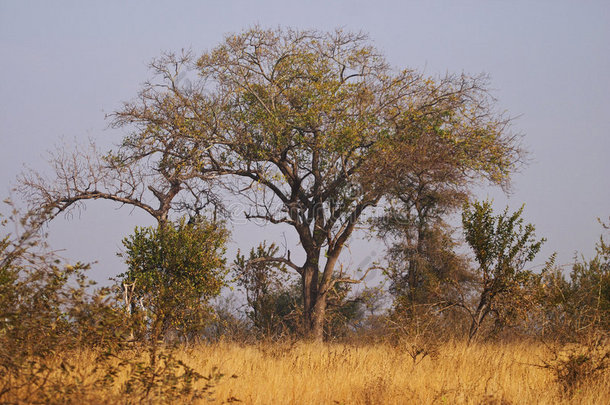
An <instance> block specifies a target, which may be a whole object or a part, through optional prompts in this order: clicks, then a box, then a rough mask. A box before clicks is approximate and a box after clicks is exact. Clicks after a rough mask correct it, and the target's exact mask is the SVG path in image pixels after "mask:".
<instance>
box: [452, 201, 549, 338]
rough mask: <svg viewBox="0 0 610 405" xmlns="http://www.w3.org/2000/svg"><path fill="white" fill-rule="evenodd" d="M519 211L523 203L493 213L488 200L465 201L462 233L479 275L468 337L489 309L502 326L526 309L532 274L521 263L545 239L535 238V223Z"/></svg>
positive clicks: (531, 254)
mask: <svg viewBox="0 0 610 405" xmlns="http://www.w3.org/2000/svg"><path fill="white" fill-rule="evenodd" d="M522 213H523V206H522V207H521V208H520V209H519V210H517V211H515V212H514V213H512V214H509V213H508V208H506V209H505V210H504V212H503V213H502V214H500V215H493V210H492V207H491V202H489V201H484V202H474V203H472V204H466V205H464V211H463V213H462V224H463V227H464V235H465V237H466V242H468V245H469V246H470V247H471V248H472V250H473V252H474V256H475V259H476V261H477V263H478V273H479V276H480V295H479V298H478V304H477V308H476V309H475V310H474V311H471V316H472V325H471V328H470V338H471V339H472V338H473V337H474V335H475V334H476V333H477V331H478V329H479V327H480V326H481V323H482V322H483V320H484V319H485V318H486V317H487V315H488V314H489V313H492V312H493V313H494V315H496V322H497V323H498V324H499V325H500V326H501V325H502V324H503V323H505V322H507V321H509V320H510V318H511V317H514V316H516V315H524V314H525V312H526V310H527V309H528V307H527V305H526V304H527V303H528V302H527V301H528V299H529V298H530V294H529V291H528V285H529V284H530V283H531V281H532V278H533V277H534V275H533V273H532V272H531V271H529V270H525V269H524V267H525V265H526V264H527V263H528V262H531V261H532V260H533V259H534V257H535V256H536V254H537V253H538V252H539V251H540V248H541V246H542V244H543V243H544V241H545V239H541V240H536V237H535V234H534V232H535V227H534V225H532V224H524V220H523V218H521V215H522Z"/></svg>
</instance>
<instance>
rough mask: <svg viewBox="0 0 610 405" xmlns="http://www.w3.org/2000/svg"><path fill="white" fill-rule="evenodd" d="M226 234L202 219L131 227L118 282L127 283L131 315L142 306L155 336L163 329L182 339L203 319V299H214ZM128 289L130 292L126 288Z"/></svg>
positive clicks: (222, 268) (221, 275)
mask: <svg viewBox="0 0 610 405" xmlns="http://www.w3.org/2000/svg"><path fill="white" fill-rule="evenodd" d="M227 237H228V233H227V231H226V229H225V228H224V227H223V226H222V225H221V224H218V223H212V222H209V221H207V220H205V219H203V218H196V219H195V220H192V221H189V222H187V221H186V219H184V218H183V219H181V220H180V221H179V222H178V223H177V224H172V223H162V224H160V225H159V226H158V227H154V228H153V227H149V228H136V230H135V232H134V234H133V235H131V236H129V237H127V238H125V239H124V240H123V245H124V246H125V253H123V254H121V256H123V257H124V258H125V261H126V263H127V265H128V270H127V271H126V272H125V273H123V274H121V275H119V280H120V282H121V283H122V284H123V285H124V286H127V287H125V288H126V289H128V288H129V286H133V290H132V291H133V295H132V296H131V297H130V299H129V305H130V306H131V308H130V309H131V310H132V313H136V312H138V306H137V305H136V304H139V307H140V309H144V311H145V314H146V319H147V321H148V323H149V331H150V332H151V333H152V334H153V336H154V337H155V338H161V337H164V335H165V334H166V333H167V332H169V331H174V332H177V333H178V334H179V335H180V337H182V338H184V339H188V338H189V337H191V336H192V335H193V334H196V333H197V332H198V331H199V332H200V331H201V327H203V326H204V325H205V321H206V319H208V318H209V308H208V301H209V300H210V299H211V298H213V297H216V296H217V295H218V294H219V293H220V290H221V288H222V287H223V285H224V277H225V275H226V269H225V259H224V257H223V255H224V252H225V244H226V241H227ZM129 292H131V290H130V291H129Z"/></svg>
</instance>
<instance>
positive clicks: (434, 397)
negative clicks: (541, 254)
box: [55, 342, 610, 404]
mask: <svg viewBox="0 0 610 405" xmlns="http://www.w3.org/2000/svg"><path fill="white" fill-rule="evenodd" d="M403 349H404V347H403V348H401V346H390V345H385V344H376V345H362V346H358V345H345V344H324V345H316V344H312V343H291V344H289V343H276V344H258V345H239V344H235V343H216V344H210V345H200V346H197V347H193V348H190V349H179V350H178V352H177V357H178V358H180V359H181V360H183V361H185V362H186V363H187V364H189V365H190V366H191V367H193V368H194V369H195V370H197V371H198V372H199V373H202V374H205V375H207V373H209V372H210V371H211V370H212V369H213V368H215V367H216V368H218V370H219V371H220V372H221V373H223V374H224V376H223V377H222V378H220V379H219V380H218V382H217V383H215V384H214V387H213V388H212V392H211V393H209V394H208V396H206V397H205V398H204V399H198V400H195V401H194V402H195V403H215V404H221V403H231V402H232V403H238V404H239V403H244V404H563V403H570V404H604V403H610V375H609V373H608V370H605V374H602V376H601V377H600V378H598V379H596V380H595V381H587V383H586V384H583V385H582V386H581V387H579V388H578V389H577V390H576V391H575V392H574V394H573V395H572V396H571V397H569V396H567V395H565V394H562V391H561V389H560V386H559V384H557V382H556V381H555V377H554V375H553V374H552V372H551V371H550V370H549V369H545V368H541V367H537V366H536V365H537V364H542V361H543V360H544V359H545V358H548V355H549V353H548V348H547V347H545V346H544V345H541V344H533V343H507V344H491V343H490V344H483V343H481V344H474V345H471V346H467V345H466V344H464V343H461V342H458V343H456V342H450V343H444V344H441V345H440V346H439V347H438V352H437V353H436V354H435V355H434V356H427V357H425V358H424V359H423V360H421V362H419V363H418V364H414V362H413V359H412V357H411V356H410V355H409V354H408V352H407V350H403ZM72 360H73V362H72V363H73V364H75V365H76V370H75V371H74V372H73V373H72V374H71V375H72V376H78V375H81V376H86V375H90V373H89V372H90V371H91V370H92V369H93V367H94V364H95V354H94V353H91V352H81V353H79V354H75V355H72ZM121 378H122V377H121V375H120V374H119V375H118V376H117V381H116V383H117V386H118V385H120V383H121ZM85 379H86V378H85ZM66 383H67V381H66ZM83 383H84V384H85V385H86V381H84V382H83ZM75 394H76V393H75ZM151 397H152V396H151ZM64 399H65V400H66V402H72V403H108V404H110V403H121V402H122V403H138V402H137V401H134V400H133V399H131V400H130V399H128V398H126V397H125V396H120V395H118V394H117V393H116V392H113V391H112V390H107V391H106V392H100V391H99V390H98V391H97V392H95V391H87V392H86V393H85V392H84V391H83V393H82V394H80V395H79V394H76V395H74V394H72V395H69V393H66V397H65V398H64ZM55 400H56V401H58V402H61V401H62V398H61V396H59V397H55ZM238 400H239V402H238ZM146 402H148V401H146ZM160 402H161V403H168V402H171V403H179V402H191V401H189V400H180V401H178V400H177V399H176V400H171V401H169V400H167V399H166V400H163V401H160Z"/></svg>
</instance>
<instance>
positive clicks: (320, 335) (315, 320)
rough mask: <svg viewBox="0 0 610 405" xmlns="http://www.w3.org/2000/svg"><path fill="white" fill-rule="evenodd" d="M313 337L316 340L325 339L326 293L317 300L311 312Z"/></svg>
mask: <svg viewBox="0 0 610 405" xmlns="http://www.w3.org/2000/svg"><path fill="white" fill-rule="evenodd" d="M311 317H312V320H311V323H312V325H311V334H310V336H311V338H312V339H313V340H314V341H316V342H322V341H323V340H324V321H325V320H326V294H321V295H320V296H319V297H318V299H317V300H316V304H315V305H314V308H313V312H312V314H311Z"/></svg>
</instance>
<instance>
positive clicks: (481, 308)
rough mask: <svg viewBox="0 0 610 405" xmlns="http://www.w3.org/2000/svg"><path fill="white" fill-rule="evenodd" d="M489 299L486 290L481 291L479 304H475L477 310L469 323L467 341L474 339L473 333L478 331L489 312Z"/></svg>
mask: <svg viewBox="0 0 610 405" xmlns="http://www.w3.org/2000/svg"><path fill="white" fill-rule="evenodd" d="M490 301H491V297H490V296H489V293H488V291H483V293H482V294H481V299H480V301H479V305H478V306H477V310H476V311H475V313H474V316H473V317H472V323H471V324H470V331H469V332H468V343H469V344H470V342H471V341H472V340H473V339H474V337H475V335H476V334H477V332H478V331H479V328H480V327H481V324H482V323H483V320H485V317H486V316H487V314H489V310H490Z"/></svg>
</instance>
